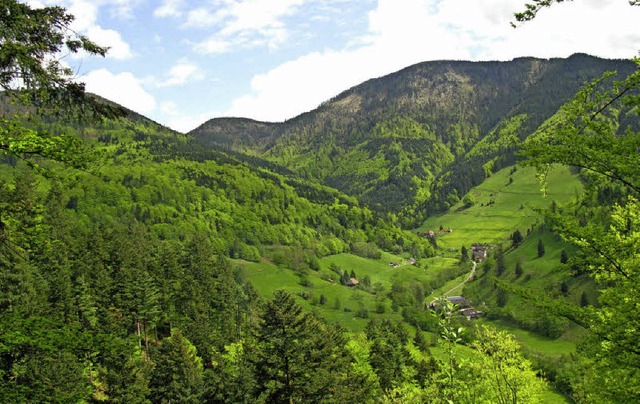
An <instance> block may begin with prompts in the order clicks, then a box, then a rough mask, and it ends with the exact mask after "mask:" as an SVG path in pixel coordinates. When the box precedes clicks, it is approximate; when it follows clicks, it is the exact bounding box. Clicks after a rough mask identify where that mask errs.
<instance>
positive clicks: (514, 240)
mask: <svg viewBox="0 0 640 404" xmlns="http://www.w3.org/2000/svg"><path fill="white" fill-rule="evenodd" d="M522 240H523V238H522V233H520V230H516V231H515V232H513V234H512V235H511V245H512V246H513V247H517V246H519V245H520V243H522Z"/></svg>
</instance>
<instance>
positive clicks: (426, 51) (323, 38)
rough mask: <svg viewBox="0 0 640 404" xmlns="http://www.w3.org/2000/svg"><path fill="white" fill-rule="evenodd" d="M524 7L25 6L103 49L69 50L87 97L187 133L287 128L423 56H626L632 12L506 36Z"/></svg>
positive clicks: (551, 13)
mask: <svg viewBox="0 0 640 404" xmlns="http://www.w3.org/2000/svg"><path fill="white" fill-rule="evenodd" d="M525 2H526V0H195V1H194V0H188V1H187V0H156V1H153V0H53V1H52V0H30V1H28V3H29V4H31V5H32V6H34V7H37V6H43V5H60V6H62V7H65V8H66V9H67V10H68V11H69V12H70V13H72V14H74V15H75V16H76V21H75V22H74V25H73V28H74V30H76V31H77V32H79V33H82V34H85V35H87V36H89V38H91V39H93V40H94V41H95V42H97V43H99V44H101V45H106V46H110V47H111V49H110V51H109V54H108V55H107V57H106V58H99V57H88V56H86V55H74V56H65V57H64V61H65V63H68V64H69V65H70V66H71V67H73V69H74V71H75V72H76V75H77V77H78V79H79V80H81V81H84V82H85V83H86V84H87V89H88V90H89V91H91V92H94V93H97V94H100V95H102V96H104V97H106V98H108V99H111V100H113V101H115V102H118V103H120V104H122V105H124V106H126V107H128V108H131V109H133V110H135V111H136V112H139V113H141V114H143V115H145V116H147V117H149V118H151V119H153V120H155V121H157V122H159V123H161V124H164V125H167V126H169V127H171V128H173V129H176V130H179V131H181V132H186V131H188V130H191V129H193V128H195V127H197V126H198V125H200V124H202V123H204V122H205V121H207V120H208V119H211V118H214V117H221V116H236V117H248V118H253V119H258V120H265V121H283V120H286V119H289V118H292V117H294V116H296V115H298V114H300V113H302V112H305V111H309V110H311V109H314V108H315V107H317V106H318V105H319V104H320V103H321V102H323V101H325V100H327V99H329V98H331V97H333V96H335V95H337V94H339V93H340V92H342V91H343V90H346V89H348V88H349V87H352V86H354V85H357V84H359V83H361V82H363V81H365V80H368V79H370V78H374V77H379V76H382V75H385V74H388V73H392V72H394V71H397V70H400V69H402V68H403V67H406V66H409V65H411V64H414V63H418V62H422V61H427V60H441V59H457V60H510V59H513V58H514V57H519V56H536V57H544V58H549V57H566V56H569V55H571V54H572V53H575V52H585V53H589V54H592V55H597V56H602V57H610V58H631V57H634V56H637V55H638V49H640V29H638V28H637V26H638V21H640V7H631V6H629V4H628V2H627V1H626V0H576V1H575V2H566V3H562V4H559V5H557V6H555V7H553V8H551V9H548V10H544V12H543V13H541V14H540V15H539V16H538V18H537V19H535V20H534V21H532V22H530V23H527V24H524V25H523V26H520V27H519V28H516V29H513V28H511V27H510V25H509V22H510V21H512V19H513V18H512V15H513V13H514V12H515V11H521V10H522V9H523V4H524V3H525Z"/></svg>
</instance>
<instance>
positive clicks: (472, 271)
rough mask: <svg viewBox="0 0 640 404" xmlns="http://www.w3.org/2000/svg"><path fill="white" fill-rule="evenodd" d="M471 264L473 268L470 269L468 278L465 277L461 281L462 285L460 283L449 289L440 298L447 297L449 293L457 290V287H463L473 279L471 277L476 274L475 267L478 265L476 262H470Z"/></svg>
mask: <svg viewBox="0 0 640 404" xmlns="http://www.w3.org/2000/svg"><path fill="white" fill-rule="evenodd" d="M472 262H473V268H471V272H469V276H467V277H466V278H465V279H464V281H462V283H460V284H458V285H456V286H454V287H452V288H451V289H449V290H448V291H446V292H445V293H444V294H443V295H442V296H448V295H449V293H451V292H453V291H454V290H456V289H458V288H459V287H461V286H463V285H464V284H465V283H467V282H469V281H470V280H471V279H472V278H473V276H474V275H475V274H476V267H477V266H478V265H477V264H476V262H475V261H472Z"/></svg>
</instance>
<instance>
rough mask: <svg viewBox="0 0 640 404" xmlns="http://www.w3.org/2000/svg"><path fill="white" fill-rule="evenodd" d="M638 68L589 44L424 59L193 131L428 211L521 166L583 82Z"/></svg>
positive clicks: (401, 206)
mask: <svg viewBox="0 0 640 404" xmlns="http://www.w3.org/2000/svg"><path fill="white" fill-rule="evenodd" d="M633 69H634V64H633V63H632V62H631V61H627V60H606V59H600V58H596V57H592V56H588V55H584V54H577V55H573V56H571V57H569V58H567V59H550V60H546V59H535V58H518V59H514V60H513V61H509V62H464V61H435V62H425V63H420V64H417V65H414V66H410V67H407V68H405V69H403V70H401V71H399V72H396V73H393V74H390V75H387V76H384V77H381V78H377V79H372V80H369V81H367V82H364V83H362V84H360V85H358V86H356V87H353V88H351V89H349V90H347V91H345V92H343V93H342V94H340V95H338V96H336V97H335V98H333V99H331V100H329V101H327V102H325V103H323V104H322V105H321V106H320V107H318V108H317V109H315V110H313V111H311V112H308V113H305V114H302V115H300V116H298V117H295V118H293V119H291V120H288V121H286V122H283V123H264V122H257V121H252V120H248V119H234V118H222V119H212V120H210V121H208V122H206V123H204V124H203V125H201V126H200V127H198V128H197V129H195V130H193V131H192V132H190V133H189V135H190V136H192V137H193V141H194V142H195V143H196V144H198V146H205V147H212V146H217V147H222V148H226V149H231V150H235V151H240V152H245V153H249V154H253V155H257V156H262V157H264V158H267V159H269V160H271V161H274V162H277V163H279V164H282V165H284V166H285V167H287V168H289V169H290V170H292V171H294V172H297V173H298V174H299V175H301V176H304V177H307V178H309V179H314V180H316V181H319V182H321V183H324V184H325V185H329V186H332V187H336V188H338V189H340V190H341V191H344V192H346V193H348V194H350V195H353V196H356V197H358V198H359V199H360V200H361V201H363V202H366V203H367V204H369V205H370V206H371V207H373V208H374V209H377V210H380V211H394V212H399V211H402V210H404V216H405V218H407V219H409V218H411V220H420V219H421V218H422V217H424V215H425V214H426V213H427V212H433V211H435V210H443V209H446V208H448V206H450V205H452V204H454V203H455V202H457V200H458V196H460V195H464V194H465V193H466V192H467V191H468V190H469V189H470V188H471V187H472V186H474V185H477V184H479V183H480V182H482V180H484V178H485V177H486V175H487V174H488V173H489V172H492V171H495V170H497V169H499V168H501V167H503V166H505V165H508V164H511V163H512V162H513V161H514V160H515V157H514V151H515V146H514V141H515V140H517V139H523V138H525V137H526V136H528V135H529V134H530V133H532V132H533V131H534V130H535V129H536V128H537V127H538V126H539V125H540V124H541V123H542V122H544V121H545V120H546V119H547V118H549V117H550V116H551V115H552V114H554V113H555V112H556V111H557V109H558V108H559V107H560V106H561V105H562V104H563V103H565V102H566V101H567V100H569V99H570V98H571V97H572V96H573V95H574V94H575V93H576V92H577V90H578V89H579V88H580V86H581V85H582V84H584V82H585V81H588V80H591V79H593V78H596V77H599V76H600V75H601V74H602V73H603V72H605V71H612V70H615V71H618V72H620V73H628V72H630V71H632V70H633ZM487 136H493V137H492V138H488V139H487V140H486V141H485V142H486V143H487V145H486V146H487V147H484V148H481V149H480V152H478V150H479V149H476V152H474V153H469V152H470V151H471V150H472V148H473V147H474V146H476V145H477V144H478V142H481V141H482V140H483V139H485V138H487ZM505 139H507V140H508V141H507V140H505ZM496 140H501V141H496ZM489 162H490V165H489V166H487V163H489Z"/></svg>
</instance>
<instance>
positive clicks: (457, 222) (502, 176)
mask: <svg viewBox="0 0 640 404" xmlns="http://www.w3.org/2000/svg"><path fill="white" fill-rule="evenodd" d="M581 192H582V185H581V183H580V180H579V179H578V177H577V175H575V174H572V173H571V172H570V169H569V168H568V167H564V166H556V167H554V168H553V169H552V170H550V172H549V173H548V175H547V177H546V195H545V193H543V191H542V185H541V183H540V181H539V179H538V178H537V176H536V171H535V169H534V168H532V167H517V169H516V171H515V172H513V168H512V167H507V168H504V169H502V170H500V171H498V172H497V173H495V174H493V175H492V176H491V177H489V178H487V179H486V180H485V181H484V182H483V183H482V184H481V185H479V186H477V187H475V188H473V189H472V190H471V191H470V192H469V195H470V196H471V198H472V199H473V200H474V201H475V204H474V205H473V206H470V207H465V206H464V204H463V202H462V201H460V202H458V203H457V204H456V205H454V206H452V207H451V209H450V210H449V212H447V213H445V214H441V215H436V216H433V217H431V218H429V219H428V220H427V221H426V222H425V223H424V224H423V225H422V226H420V227H419V228H418V229H416V231H420V232H423V231H428V230H433V231H436V232H438V230H439V229H440V226H442V227H443V228H444V229H449V228H450V229H452V230H453V231H452V232H451V233H440V234H438V235H437V236H436V241H437V244H438V246H439V247H440V248H441V249H442V251H443V252H444V253H445V254H447V255H451V254H452V251H450V250H451V249H454V250H455V251H456V252H458V251H459V250H460V248H461V247H462V246H463V245H464V246H467V247H468V246H470V245H471V244H472V243H490V244H499V243H502V242H504V241H505V240H507V239H508V238H509V235H510V234H511V233H513V232H514V231H515V230H516V229H519V230H520V231H521V232H523V234H526V230H527V229H528V228H531V226H532V225H534V224H535V223H537V222H539V220H540V214H539V212H538V210H539V209H540V208H546V207H549V205H550V204H551V203H552V201H555V202H556V203H557V204H560V205H561V204H563V203H566V202H568V201H570V200H571V199H572V198H574V197H575V196H576V195H578V194H580V193H581ZM463 199H464V198H463Z"/></svg>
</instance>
